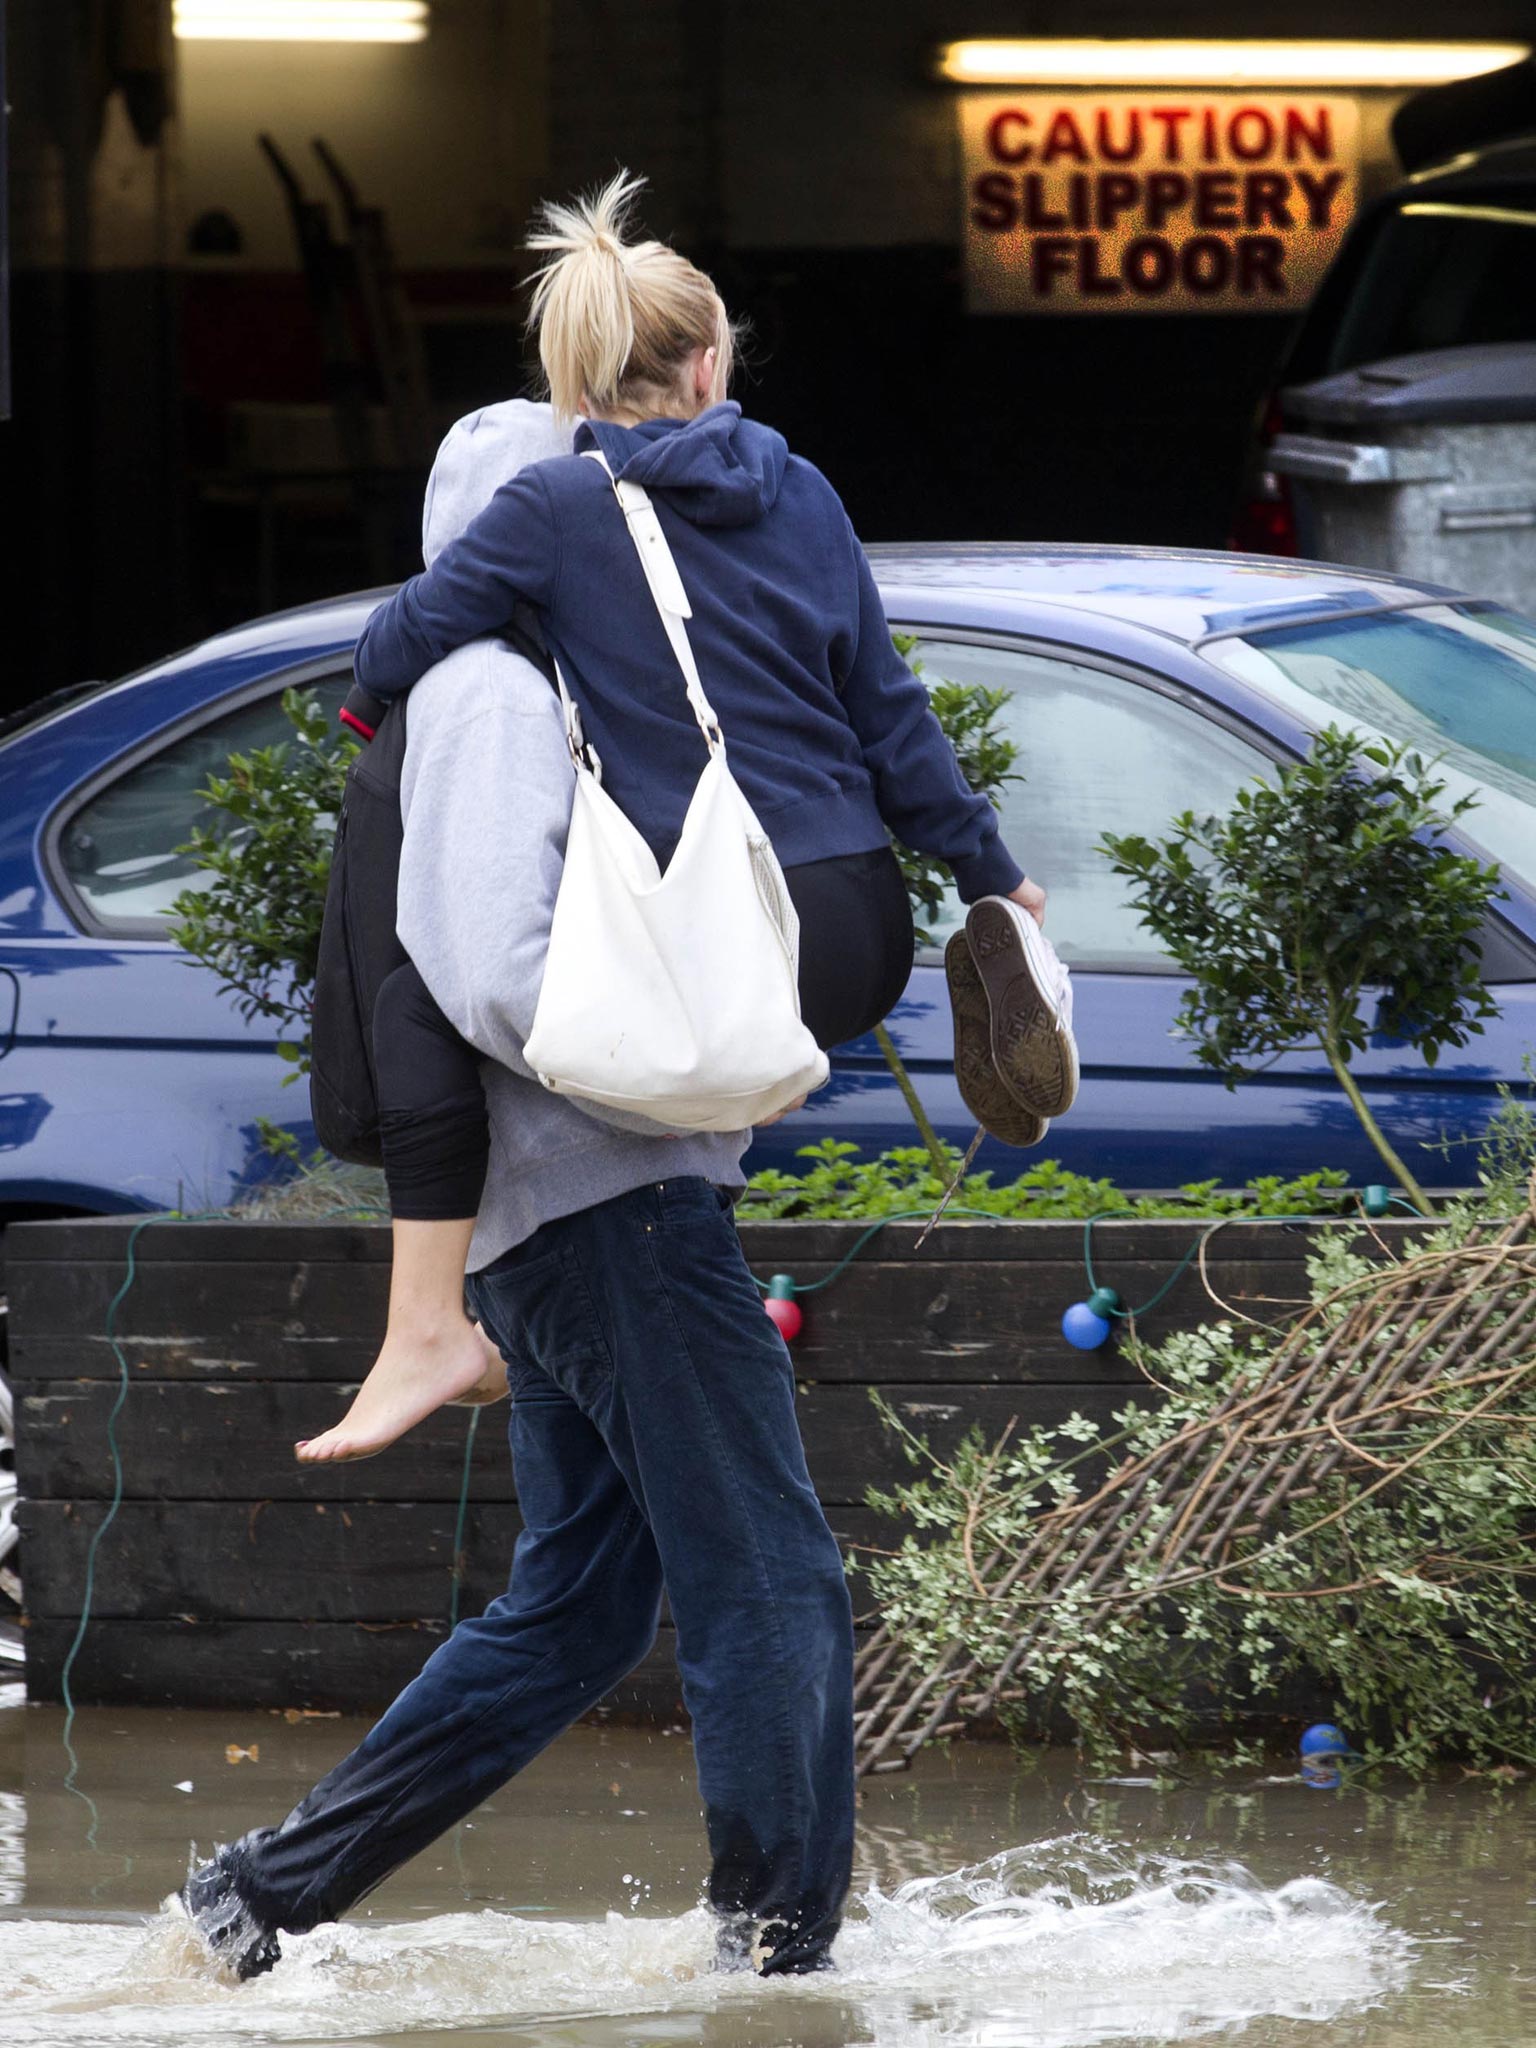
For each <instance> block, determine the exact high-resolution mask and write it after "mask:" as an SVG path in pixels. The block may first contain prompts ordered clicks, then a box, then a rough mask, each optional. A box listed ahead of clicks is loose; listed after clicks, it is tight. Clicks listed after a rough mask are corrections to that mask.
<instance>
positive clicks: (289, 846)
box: [171, 690, 358, 1080]
mask: <svg viewBox="0 0 1536 2048" xmlns="http://www.w3.org/2000/svg"><path fill="white" fill-rule="evenodd" d="M283 710H284V711H285V712H286V714H287V716H288V721H289V723H290V724H291V725H292V727H293V732H294V736H293V738H292V740H285V741H283V742H281V743H280V744H279V745H277V746H274V747H257V748H255V749H254V750H253V751H252V752H251V753H249V754H232V755H231V756H230V761H229V773H228V774H227V775H215V776H211V777H210V778H209V782H208V787H207V789H206V790H204V791H203V795H204V796H205V797H206V798H207V800H208V802H209V803H210V804H213V805H215V806H216V807H217V808H218V809H219V810H221V811H222V812H223V813H224V814H225V818H226V820H227V823H221V824H219V825H218V826H216V827H214V828H213V829H209V828H207V827H203V826H199V827H198V828H197V830H196V831H195V832H194V833H193V836H192V838H191V840H190V841H189V842H188V844H187V845H186V846H185V847H184V848H182V849H181V850H182V851H183V852H186V853H191V854H194V855H196V857H197V864H198V866H199V868H201V869H202V870H203V872H204V874H205V875H206V876H207V878H208V879H207V881H206V882H205V883H204V884H203V886H202V887H200V888H196V889H184V890H183V891H182V892H181V894H180V895H179V896H178V897H177V899H176V902H175V905H174V906H173V907H174V909H175V912H176V922H175V923H174V924H173V925H172V926H171V937H172V938H173V939H174V940H175V942H176V944H177V945H178V946H180V947H182V949H183V950H184V951H185V952H188V953H190V954H191V955H192V957H193V959H194V960H200V961H202V963H203V965H204V966H205V967H210V968H212V970H213V972H214V973H215V974H217V975H218V977H219V982H220V985H221V987H222V989H223V990H224V992H225V993H227V994H230V995H233V996H234V998H235V1001H236V1004H237V1006H238V1008H239V1010H240V1013H241V1015H242V1016H244V1017H247V1018H250V1017H267V1018H270V1019H272V1020H273V1021H274V1022H275V1023H276V1024H277V1026H278V1028H279V1030H280V1031H282V1032H283V1033H284V1034H285V1036H284V1037H283V1039H282V1040H281V1041H280V1042H279V1045H278V1051H279V1053H281V1055H282V1057H283V1058H284V1059H286V1060H288V1061H289V1062H290V1064H291V1065H292V1066H293V1068H294V1074H292V1075H290V1076H289V1079H290V1080H292V1079H294V1078H295V1076H296V1075H297V1074H299V1073H302V1072H304V1071H305V1070H306V1069H307V1068H308V1065H309V1014H310V1005H311V1002H312V1000H313V996H314V986H315V962H316V956H317V953H318V951H319V946H320V921H321V918H322V916H323V914H324V911H325V886H326V882H327V879H328V878H329V875H330V871H331V836H332V831H333V829H334V822H335V818H336V814H337V812H338V811H339V810H340V809H341V800H342V795H343V793H344V791H345V788H346V780H347V769H348V768H349V767H350V766H351V763H352V761H353V758H354V757H355V755H356V754H357V751H358V748H357V743H356V741H354V740H352V739H351V738H349V737H348V735H347V734H346V733H345V732H343V731H341V730H340V729H339V728H338V727H336V726H335V725H333V724H332V722H331V721H330V720H329V719H328V718H327V716H326V713H325V712H324V710H323V709H322V708H321V706H320V703H319V701H318V700H317V698H316V697H315V695H314V693H313V691H303V690H287V691H285V692H284V693H283ZM286 1034H291V1035H286Z"/></svg>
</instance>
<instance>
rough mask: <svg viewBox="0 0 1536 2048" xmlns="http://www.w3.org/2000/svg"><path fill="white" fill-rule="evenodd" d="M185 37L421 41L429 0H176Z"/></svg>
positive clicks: (175, 18)
mask: <svg viewBox="0 0 1536 2048" xmlns="http://www.w3.org/2000/svg"><path fill="white" fill-rule="evenodd" d="M171 19H172V25H173V27H174V29H175V31H176V34H177V36H178V37H179V38H180V39H181V40H182V41H183V42H221V43H419V42H420V41H421V39H422V37H423V36H424V35H425V34H426V32H427V0H175V9H174V12H173V14H172V17H171Z"/></svg>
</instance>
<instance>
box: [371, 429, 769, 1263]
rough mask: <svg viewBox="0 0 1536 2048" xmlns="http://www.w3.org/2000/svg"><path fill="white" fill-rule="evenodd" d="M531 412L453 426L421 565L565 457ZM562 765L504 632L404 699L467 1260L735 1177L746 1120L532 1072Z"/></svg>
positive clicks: (568, 778) (421, 948)
mask: <svg viewBox="0 0 1536 2048" xmlns="http://www.w3.org/2000/svg"><path fill="white" fill-rule="evenodd" d="M570 452H571V436H570V434H569V433H566V432H562V431H561V430H560V429H559V428H558V427H557V426H556V424H555V421H554V418H553V415H552V414H551V412H550V409H549V407H548V406H546V405H533V404H531V403H530V402H529V401H528V400H526V399H521V398H516V399H511V400H508V401H507V402H506V403H504V404H501V405H491V406H486V407H484V408H483V409H482V410H481V411H479V412H476V413H471V414H469V415H468V417H467V418H465V419H462V420H460V421H459V423H458V424H457V426H455V427H454V428H453V429H452V430H451V431H450V433H449V434H448V437H447V439H446V440H445V441H444V442H443V445H442V447H441V448H440V449H439V450H438V456H437V461H436V463H435V464H434V465H433V469H432V477H431V481H430V482H429V484H428V485H427V500H426V511H425V515H424V518H423V526H422V542H423V553H424V555H425V557H426V560H427V562H428V563H430V562H431V561H432V559H433V557H434V556H435V555H436V554H438V553H439V552H440V550H441V549H442V548H443V547H445V546H446V545H447V543H448V542H449V541H450V540H453V539H455V538H456V537H457V536H458V535H459V534H460V533H462V532H463V530H464V528H465V527H466V526H467V525H468V524H469V522H470V521H471V520H472V519H473V518H474V517H475V515H476V514H477V513H479V512H481V511H482V510H483V509H484V508H485V506H486V505H487V504H488V503H489V502H490V500H491V497H492V496H493V494H494V493H495V492H496V490H497V489H498V488H499V487H500V486H501V485H502V484H504V483H506V482H508V481H509V479H510V478H512V477H513V476H515V475H516V473H517V472H518V471H519V470H520V469H522V468H524V467H525V466H526V465H527V464H529V463H531V462H539V461H542V460H544V459H545V458H546V457H549V456H556V455H569V453H570ZM573 778H574V770H573V769H572V766H571V760H570V756H569V754H568V753H567V751H566V744H565V727H564V723H563V721H562V719H561V716H560V707H559V704H558V701H557V699H556V697H555V693H554V691H553V690H552V689H551V688H550V685H549V684H548V683H547V682H546V681H545V679H544V677H543V676H542V675H540V673H539V671H538V670H537V669H536V668H534V667H533V665H532V664H531V663H530V662H527V661H525V660H524V659H523V658H522V656H521V655H518V654H514V653H513V652H512V650H511V648H510V647H508V646H507V645H506V644H505V643H504V642H502V641H500V640H494V639H485V640H475V641H472V642H471V643H470V645H469V646H467V647H461V648H459V649H457V650H456V651H455V652H454V653H452V654H450V655H449V656H448V658H447V659H446V660H445V661H440V662H439V663H438V664H437V666H436V667H435V668H433V669H431V670H430V671H429V672H428V673H427V675H425V676H424V677H423V678H422V680H421V682H420V683H418V684H417V686H416V688H415V690H414V691H413V692H412V694H411V700H410V708H409V712H408V728H407V742H406V751H405V764H404V771H403V774H402V778H401V787H400V809H401V816H402V820H403V824H404V845H403V848H402V851H401V856H400V894H399V902H398V921H397V929H398V931H399V935H400V942H401V944H402V945H403V946H404V947H405V949H406V951H407V952H408V953H409V954H410V956H411V958H412V960H413V961H414V962H415V964H416V968H417V971H418V972H419V973H420V975H421V978H422V980H423V981H424V982H425V983H426V985H427V987H428V989H430V991H431V993H432V995H433V997H434V999H435V1000H436V1002H437V1004H438V1006H439V1008H440V1009H441V1010H442V1012H443V1014H444V1016H445V1017H447V1019H448V1021H449V1023H450V1024H452V1025H453V1027H454V1029H455V1030H456V1031H457V1032H458V1033H459V1034H460V1036H461V1037H463V1038H465V1039H466V1040H467V1041H468V1042H469V1043H470V1044H471V1045H472V1046H474V1047H475V1049H476V1051H478V1052H480V1053H482V1054H484V1056H485V1058H484V1064H483V1065H482V1067H481V1076H482V1079H483V1081H484V1084H485V1091H486V1100H487V1102H488V1104H489V1107H490V1119H491V1157H490V1170H489V1172H488V1174H487V1177H486V1184H485V1193H484V1195H483V1197H482V1200H481V1203H480V1215H479V1220H478V1223H477V1225H476V1228H475V1236H474V1242H473V1243H472V1245H471V1246H470V1253H469V1269H470V1271H471V1272H476V1271H478V1270H479V1269H480V1268H481V1267H482V1266H487V1265H489V1264H490V1263H491V1262H492V1261H493V1260H494V1259H497V1258H499V1257H500V1256H501V1254H502V1253H503V1252H506V1251H510V1250H511V1249H512V1247H513V1246H514V1245H517V1244H521V1243H522V1242H523V1240H524V1239H525V1238H528V1237H531V1236H532V1235H533V1233H534V1231H536V1230H537V1229H538V1228H539V1226H540V1225H541V1224H544V1223H548V1222H551V1221H553V1220H554V1219H555V1218H556V1217H558V1216H570V1215H574V1214H575V1213H576V1212H577V1211H578V1210H580V1209H588V1208H591V1207H592V1206H593V1205H594V1204H595V1203H597V1202H604V1201H608V1200H609V1199H611V1198H612V1197H613V1196H615V1195H622V1194H625V1193H627V1192H628V1191H629V1190H630V1189H632V1188H637V1187H643V1186H644V1185H645V1183H646V1182H647V1181H660V1180H667V1179H672V1178H676V1177H677V1176H680V1175H683V1174H698V1175H701V1176H702V1177H703V1178H704V1179H706V1180H711V1181H714V1182H716V1183H717V1184H718V1185H720V1186H723V1187H739V1186H740V1185H741V1179H742V1175H741V1170H740V1169H741V1156H742V1153H743V1152H744V1151H745V1150H746V1147H747V1143H748V1141H749V1139H750V1137H751V1132H750V1131H736V1132H732V1133H728V1134H724V1135H721V1134H717V1133H712V1132H685V1133H682V1134H680V1135H678V1136H675V1137H674V1136H671V1135H669V1134H668V1133H667V1132H666V1131H665V1130H664V1129H663V1128H662V1127H661V1126H660V1125H657V1124H652V1123H648V1122H646V1121H644V1120H643V1119H642V1118H639V1117H634V1116H626V1115H625V1114H623V1113H622V1112H621V1111H616V1110H607V1109H600V1108H599V1107H598V1106H597V1105H596V1104H578V1103H577V1102H576V1101H575V1099H574V1098H572V1097H570V1096H561V1095H553V1094H551V1093H550V1092H549V1091H548V1090H547V1089H546V1088H544V1087H543V1086H542V1085H541V1084H540V1082H538V1081H537V1080H536V1079H535V1078H534V1077H533V1076H532V1074H531V1073H530V1071H529V1068H528V1065H527V1062H526V1061H525V1060H524V1058H523V1046H524V1043H525V1042H526V1040H527V1037H528V1033H529V1031H530V1030H531V1029H532V1026H533V1013H534V1008H535V1006H536V1004H537V1002H538V995H539V987H540V984H541V982H542V980H543V974H544V958H545V953H546V951H547V948H548V944H549V931H550V923H551V920H552V918H553V916H554V909H555V897H556V894H557V892H558V890H559V887H560V876H561V871H562V867H563V864H564V859H565V835H566V831H567V829H568V827H569V824H570V815H571V794H572V787H573Z"/></svg>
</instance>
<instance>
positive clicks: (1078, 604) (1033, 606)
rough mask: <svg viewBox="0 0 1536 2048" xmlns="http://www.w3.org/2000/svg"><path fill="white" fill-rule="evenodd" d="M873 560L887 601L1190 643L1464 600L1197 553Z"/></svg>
mask: <svg viewBox="0 0 1536 2048" xmlns="http://www.w3.org/2000/svg"><path fill="white" fill-rule="evenodd" d="M869 555H870V560H871V562H872V564H873V565H874V570H875V576H876V580H877V581H878V582H879V583H880V584H881V585H882V586H883V587H884V588H885V590H886V592H887V594H888V595H890V594H893V593H895V592H898V591H899V592H900V593H901V595H902V597H904V598H915V599H917V600H919V601H921V600H922V599H923V598H924V597H925V596H926V595H927V594H929V593H931V594H932V596H933V597H934V598H939V597H940V596H942V598H944V599H945V600H949V601H953V600H954V599H956V598H965V597H970V598H971V599H972V600H973V601H977V602H979V603H980V604H981V605H982V606H984V607H985V608H986V609H987V610H989V611H991V612H993V613H994V614H995V613H996V612H998V611H1000V610H1002V611H1006V610H1008V609H1010V608H1011V606H1010V600H1011V601H1012V605H1016V606H1017V607H1018V608H1019V609H1020V610H1024V609H1028V610H1030V611H1036V612H1038V609H1039V608H1040V607H1041V606H1046V607H1049V608H1053V609H1059V610H1061V611H1063V612H1076V613H1080V614H1088V615H1091V616H1093V617H1096V618H1100V619H1104V618H1108V619H1113V620H1115V621H1117V622H1118V623H1119V624H1121V625H1124V626H1129V627H1133V628H1136V629H1138V630H1140V631H1142V632H1149V633H1154V634H1156V635H1158V636H1159V637H1160V638H1162V639H1164V640H1171V641H1174V642H1176V643H1177V644H1178V645H1180V646H1183V647H1186V648H1189V647H1196V646H1198V645H1199V644H1200V643H1201V642H1202V641H1205V640H1209V639H1211V638H1212V637H1213V636H1218V635H1224V634H1229V633H1234V634H1235V633H1245V632H1254V631H1258V630H1260V629H1262V628H1265V627H1271V626H1285V625H1301V624H1304V623H1305V622H1306V621H1307V620H1309V619H1321V618H1325V617H1331V618H1337V617H1341V616H1342V617H1351V616H1354V615H1357V614H1368V613H1371V612H1386V611H1398V610H1401V609H1402V608H1403V607H1404V606H1405V605H1415V604H1425V603H1436V602H1443V601H1445V600H1447V599H1456V598H1458V597H1459V596H1460V593H1459V592H1456V591H1452V590H1445V589H1442V588H1440V587H1439V586H1437V585H1435V584H1428V583H1419V582H1414V581H1413V580H1411V579H1410V578H1408V577H1404V576H1392V575H1389V574H1387V573H1386V571H1384V570H1382V571H1376V570H1370V569H1350V568H1344V567H1339V566H1336V565H1334V564H1331V563H1326V562H1303V561H1292V560H1287V559H1282V558H1280V557H1278V556H1273V555H1239V554H1232V553H1227V552H1219V551H1216V550H1211V551H1209V552H1202V551H1200V550H1198V549H1194V548H1153V547H1081V546H1052V545H1048V544H1043V543H1041V544H1032V543H1027V542H1022V541H997V542H990V541H976V542H963V543H952V542H938V541H935V542H927V543H922V544H917V545H898V544H890V543H887V544H880V545H876V546H873V547H871V548H870V550H869ZM925 608H926V607H925Z"/></svg>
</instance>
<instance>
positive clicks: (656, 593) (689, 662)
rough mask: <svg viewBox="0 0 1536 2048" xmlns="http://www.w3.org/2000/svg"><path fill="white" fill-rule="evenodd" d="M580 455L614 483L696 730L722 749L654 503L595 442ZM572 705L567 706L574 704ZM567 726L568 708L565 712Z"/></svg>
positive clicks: (689, 612) (687, 608) (684, 598)
mask: <svg viewBox="0 0 1536 2048" xmlns="http://www.w3.org/2000/svg"><path fill="white" fill-rule="evenodd" d="M581 452H582V454H583V456H584V457H585V458H586V459H587V460H588V461H591V462H596V463H598V464H600V465H601V467H602V471H603V474H604V475H605V476H606V477H607V479H608V481H609V483H611V484H612V485H613V494H614V496H615V497H616V498H617V499H618V501H619V508H620V510H621V511H622V512H623V514H624V517H625V520H626V522H627V523H628V526H629V537H630V539H631V540H632V541H633V542H634V544H635V553H636V554H637V555H638V556H639V557H640V567H641V568H642V569H643V570H644V571H645V581H646V586H647V588H648V589H649V591H650V593H651V596H652V598H653V600H654V601H655V605H656V609H657V611H658V612H659V613H660V614H661V623H662V625H663V626H664V627H665V628H666V634H667V639H668V640H669V641H670V642H671V645H672V652H673V653H674V654H675V655H676V656H677V665H678V667H679V668H680V669H681V670H682V672H683V682H684V685H685V686H686V688H687V691H688V705H689V709H690V710H691V711H692V712H693V715H694V717H695V718H696V719H697V720H698V725H699V731H700V732H701V733H703V735H704V743H705V745H706V746H707V747H708V748H709V751H710V752H711V753H712V754H714V753H718V752H720V751H722V750H723V748H724V746H725V735H724V733H722V732H721V730H720V721H719V719H718V718H717V717H716V716H715V713H714V708H713V706H712V705H711V704H710V701H709V699H708V697H706V696H705V694H704V684H703V682H702V681H701V679H700V676H699V665H698V663H697V662H696V661H695V660H694V658H693V643H692V642H691V641H690V640H689V638H688V628H687V627H686V626H685V625H684V623H683V621H684V620H685V619H691V618H692V617H693V607H692V606H691V605H690V604H689V602H688V593H687V591H686V590H684V588H683V579H682V577H681V576H680V575H679V574H678V570H677V563H676V561H675V560H674V558H673V554H672V550H671V548H670V547H668V545H667V536H666V535H665V534H664V533H663V532H662V530H661V521H660V520H659V519H658V518H657V517H656V507H655V506H654V505H653V504H652V503H651V501H650V498H649V496H648V495H647V493H646V492H645V491H644V490H643V489H642V488H641V486H640V485H639V484H632V483H627V482H624V481H623V480H621V479H620V478H619V477H616V476H615V475H614V473H613V471H612V470H611V469H610V468H609V467H608V458H607V457H606V456H605V455H604V454H603V452H602V450H601V449H600V448H584V449H583V450H582V451H581ZM560 691H561V695H562V697H564V698H566V700H567V702H568V703H569V693H568V692H567V691H566V688H565V684H564V681H563V679H562V681H561V685H560ZM574 708H575V707H574V706H571V709H574ZM567 730H569V713H567Z"/></svg>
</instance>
